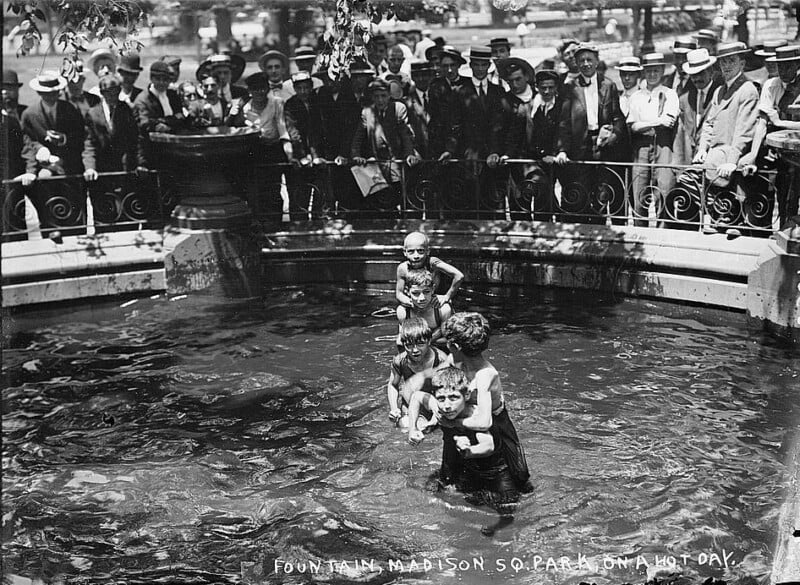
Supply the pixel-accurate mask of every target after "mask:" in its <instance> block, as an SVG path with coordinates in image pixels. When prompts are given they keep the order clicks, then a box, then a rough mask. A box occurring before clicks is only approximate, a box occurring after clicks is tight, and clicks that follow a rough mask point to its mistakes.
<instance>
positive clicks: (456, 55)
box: [439, 51, 467, 65]
mask: <svg viewBox="0 0 800 585" xmlns="http://www.w3.org/2000/svg"><path fill="white" fill-rule="evenodd" d="M444 57H450V58H451V59H454V60H455V61H456V62H457V63H458V64H459V65H466V64H467V60H466V59H464V57H462V56H461V54H460V53H456V52H454V51H442V52H441V54H440V55H439V58H440V59H442V58H444Z"/></svg>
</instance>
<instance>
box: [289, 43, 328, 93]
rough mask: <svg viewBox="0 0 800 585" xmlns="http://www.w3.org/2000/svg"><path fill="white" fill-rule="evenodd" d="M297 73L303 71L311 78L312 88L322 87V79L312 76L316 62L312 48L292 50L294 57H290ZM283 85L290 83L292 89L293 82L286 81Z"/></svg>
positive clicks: (303, 47)
mask: <svg viewBox="0 0 800 585" xmlns="http://www.w3.org/2000/svg"><path fill="white" fill-rule="evenodd" d="M292 61H294V65H295V67H297V71H305V72H306V73H308V75H309V77H311V84H312V86H313V88H314V89H315V90H316V89H319V88H320V87H322V79H320V78H319V77H315V76H314V64H315V63H316V62H317V53H316V51H314V49H313V48H311V47H307V46H302V47H297V48H296V49H295V50H294V57H292ZM284 83H291V84H292V87H294V81H293V80H292V79H287V80H286V81H285V82H284Z"/></svg>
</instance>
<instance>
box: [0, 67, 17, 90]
mask: <svg viewBox="0 0 800 585" xmlns="http://www.w3.org/2000/svg"><path fill="white" fill-rule="evenodd" d="M3 85H16V86H17V87H22V84H21V83H20V82H19V77H18V76H17V72H16V71H14V70H13V69H6V68H3Z"/></svg>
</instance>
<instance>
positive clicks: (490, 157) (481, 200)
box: [454, 47, 505, 217]
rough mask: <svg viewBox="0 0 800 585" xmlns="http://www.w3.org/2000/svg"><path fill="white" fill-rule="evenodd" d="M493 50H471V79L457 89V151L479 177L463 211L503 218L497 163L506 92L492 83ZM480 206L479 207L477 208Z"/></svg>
mask: <svg viewBox="0 0 800 585" xmlns="http://www.w3.org/2000/svg"><path fill="white" fill-rule="evenodd" d="M491 57H492V51H491V49H490V48H489V47H472V48H471V49H470V55H469V66H470V69H472V78H471V79H470V80H467V81H465V82H464V83H462V84H461V85H460V86H459V87H458V89H457V90H456V96H457V100H456V106H457V110H456V120H457V124H458V130H459V131H458V133H457V134H456V139H457V141H458V142H457V150H456V152H455V153H454V154H455V155H456V156H458V157H459V158H465V159H467V160H468V161H472V162H473V163H474V164H473V172H474V174H475V175H476V176H477V177H476V178H477V185H475V187H476V189H477V193H476V197H474V198H470V197H465V198H463V199H462V201H461V205H460V206H459V208H460V209H462V210H468V209H469V210H474V209H481V210H489V211H490V213H489V215H490V216H493V217H500V216H502V215H503V208H504V203H505V201H504V200H505V193H504V192H503V190H502V189H499V188H498V185H497V180H498V172H497V168H496V167H497V164H498V163H499V162H500V152H501V143H502V133H503V122H504V117H503V115H504V110H503V98H504V94H505V92H504V91H503V89H502V88H501V87H500V86H498V85H495V84H493V83H489V77H488V73H489V66H490V65H491ZM476 204H477V205H476Z"/></svg>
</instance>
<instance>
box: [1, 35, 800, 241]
mask: <svg viewBox="0 0 800 585" xmlns="http://www.w3.org/2000/svg"><path fill="white" fill-rule="evenodd" d="M407 39H411V40H410V41H409V40H407ZM650 51H651V52H647V53H645V54H642V55H641V56H640V57H629V58H624V59H622V60H621V61H620V62H619V64H618V65H617V66H616V69H617V70H618V71H619V76H620V81H621V85H622V87H621V88H618V87H617V86H616V85H615V84H614V83H613V82H612V81H611V80H610V79H608V78H607V77H606V76H604V75H603V74H602V73H600V72H598V67H599V66H600V65H601V62H600V58H599V57H600V56H599V51H598V49H597V48H596V47H595V46H593V45H591V44H586V43H579V42H578V41H575V40H572V39H568V40H566V41H564V42H563V44H562V45H561V47H560V49H559V54H560V57H561V60H562V62H563V66H564V67H563V69H562V70H556V67H555V62H554V61H551V60H548V61H545V62H543V63H541V64H539V65H537V66H536V67H534V66H532V65H531V64H530V63H528V62H527V61H525V60H524V59H521V58H518V57H514V56H512V55H511V43H510V42H509V41H508V39H505V38H496V39H492V40H491V42H490V43H489V44H488V45H487V46H473V47H471V48H470V50H469V53H468V57H467V58H465V57H464V56H463V55H462V53H461V52H460V51H458V50H456V49H455V48H454V47H452V46H448V45H446V44H444V42H443V41H442V39H437V41H436V42H434V41H431V40H430V39H419V38H418V37H417V38H414V37H413V36H412V35H406V36H404V37H402V38H400V39H398V40H397V42H396V43H395V44H393V45H391V46H389V42H388V39H387V38H386V37H384V36H382V35H376V36H375V37H373V38H372V39H371V40H370V42H369V43H368V45H367V46H366V51H365V55H364V58H363V59H360V60H356V61H355V62H354V63H353V64H352V65H351V66H350V68H349V72H348V74H347V75H344V76H335V75H333V74H331V73H329V71H328V69H324V68H320V67H318V63H319V61H320V60H319V59H318V58H317V54H316V52H315V51H314V50H313V49H311V48H309V47H299V48H297V49H296V50H295V54H294V56H293V58H292V60H290V59H289V58H287V56H286V55H284V54H283V53H281V52H279V51H275V50H270V51H267V52H266V53H265V54H264V55H263V56H262V57H261V58H260V59H259V62H258V65H259V71H257V72H256V73H253V74H251V75H248V76H247V77H246V78H245V79H244V84H243V85H239V84H237V82H238V81H239V80H240V78H241V77H242V74H243V72H244V69H245V63H244V60H243V59H242V58H241V57H239V56H236V55H227V54H220V55H213V56H211V57H209V58H208V59H206V60H205V61H204V62H203V63H202V64H201V65H200V67H199V68H198V69H197V71H196V72H195V78H196V79H197V82H198V83H194V82H191V83H187V82H184V83H183V84H179V81H180V60H179V59H175V58H170V57H165V58H162V59H160V60H157V61H154V62H153V63H152V64H151V65H150V71H149V73H150V84H149V86H148V87H147V88H146V89H144V88H139V87H137V86H136V85H135V83H136V80H137V77H138V75H139V73H140V72H141V71H142V68H141V66H140V61H139V57H138V55H126V56H123V57H122V59H121V60H119V61H118V60H117V57H116V55H114V54H112V53H111V52H110V51H105V50H99V51H98V52H96V53H95V54H93V55H92V58H91V59H90V60H89V65H90V67H92V69H93V70H95V72H96V73H98V77H99V78H100V83H99V86H98V87H97V88H93V89H91V90H89V91H83V87H82V85H83V81H82V80H83V79H84V78H83V72H82V67H81V65H82V64H78V66H77V67H74V66H73V67H71V68H67V70H66V71H65V70H64V68H62V71H61V72H60V74H48V73H44V74H42V75H40V76H38V77H36V78H35V79H34V80H32V81H31V87H32V88H33V89H34V90H35V91H36V92H37V93H38V94H39V96H40V100H39V101H38V103H36V104H34V105H32V106H30V107H29V108H27V109H24V110H23V109H22V108H21V107H19V106H18V104H16V103H15V100H14V99H12V97H11V96H12V95H15V94H16V91H17V88H18V86H19V83H18V82H17V81H16V75H15V74H14V73H13V71H10V70H7V69H6V70H4V79H3V88H4V89H3V106H4V108H3V125H4V127H6V128H8V133H9V136H10V137H19V140H16V138H15V139H14V140H9V142H8V145H9V146H8V149H9V151H8V153H7V155H6V156H4V163H6V164H7V169H6V173H5V175H4V176H6V177H15V176H20V177H22V182H23V183H24V184H30V183H31V182H33V181H35V180H36V179H37V178H38V177H41V176H47V174H48V173H59V172H60V173H65V174H78V173H83V175H84V176H85V177H86V179H87V180H93V179H96V178H97V173H99V172H104V171H117V170H133V169H136V168H152V167H153V166H154V165H155V161H154V160H153V156H154V155H153V153H152V150H151V148H150V140H149V133H150V132H153V131H157V132H176V131H181V130H183V129H186V128H187V127H193V126H194V127H197V126H201V127H202V126H208V125H216V124H226V125H232V126H250V127H254V128H257V129H259V131H260V136H261V139H260V146H259V150H258V151H257V152H253V153H251V159H250V160H251V162H252V164H251V165H250V167H251V168H250V169H248V171H249V172H250V176H251V180H250V182H249V185H250V187H249V195H248V198H249V203H250V205H251V207H252V209H253V211H254V213H255V214H256V216H257V217H258V218H259V219H262V220H264V221H272V222H275V221H280V218H281V214H282V209H283V200H282V197H281V185H282V184H285V185H286V187H287V191H288V197H289V212H290V218H291V219H293V220H297V219H304V218H307V217H308V216H309V213H311V214H313V216H321V215H323V214H324V213H326V211H327V210H328V209H330V208H332V207H337V208H338V210H340V211H346V210H350V211H355V210H359V211H362V212H372V211H379V212H381V213H387V212H388V213H392V212H394V211H396V210H397V209H398V206H399V205H400V203H401V193H402V190H403V189H405V193H406V195H407V196H408V197H409V198H413V197H414V196H415V194H418V193H419V192H421V191H422V190H423V188H424V187H425V186H428V187H429V186H431V185H433V186H434V188H433V189H432V190H430V189H429V190H428V193H430V192H433V193H437V194H438V195H437V197H428V198H427V199H426V200H425V202H424V204H425V205H426V206H427V207H428V209H429V210H433V211H436V212H437V213H440V214H441V215H444V216H446V215H447V214H450V216H451V217H459V216H463V215H474V212H475V211H476V210H478V209H479V210H482V211H483V212H484V214H485V215H486V216H488V217H503V216H505V214H506V212H509V213H510V214H511V216H512V217H514V218H523V219H529V218H531V217H533V218H535V219H548V218H552V217H558V218H564V219H571V220H573V221H583V222H589V223H600V222H604V221H605V220H606V217H607V216H608V215H612V216H614V218H615V219H614V221H615V222H624V221H628V220H632V221H634V222H635V223H636V224H637V225H649V224H650V223H652V222H653V221H654V218H653V215H652V214H653V209H655V214H656V218H655V221H660V222H661V223H662V225H668V226H670V227H677V224H676V223H675V222H674V221H670V220H676V219H689V220H697V221H700V220H702V218H701V214H700V210H701V209H704V208H706V207H709V206H713V202H714V197H715V196H717V194H718V193H719V192H720V190H727V191H729V192H733V193H735V194H736V197H737V198H739V199H740V200H741V201H743V202H745V205H744V206H743V207H744V208H745V209H747V208H748V206H747V202H748V200H749V198H750V197H752V196H755V194H757V193H761V194H762V196H763V192H764V190H765V189H768V190H771V189H773V185H774V191H775V193H776V195H777V201H778V210H779V216H780V221H781V223H783V222H785V221H786V220H787V219H788V218H790V217H791V216H793V215H795V214H797V211H798V209H797V205H798V190H800V181H798V179H797V177H796V173H795V172H794V171H793V170H792V167H791V166H790V165H789V164H788V163H786V162H785V161H783V160H782V159H780V158H779V157H778V158H777V160H776V159H775V157H774V156H773V153H771V152H770V151H769V149H768V148H766V146H765V144H764V138H765V136H766V134H767V133H768V132H770V131H771V130H774V129H784V128H789V129H792V128H798V127H800V123H798V122H793V121H792V120H791V118H792V116H791V112H790V108H791V106H792V104H794V103H795V102H797V100H798V96H800V76H799V75H798V72H799V71H800V46H789V45H788V44H787V43H786V42H782V43H771V44H766V46H764V47H760V48H759V49H758V50H756V51H755V52H752V51H751V49H750V48H748V47H747V46H745V45H744V44H743V43H725V44H718V43H717V41H716V37H715V35H714V33H713V31H699V32H698V34H697V35H696V36H695V37H688V38H679V39H677V40H676V41H675V43H674V46H673V48H672V57H673V58H672V62H673V64H674V71H672V72H671V73H670V74H669V75H667V74H666V72H667V69H668V68H669V67H670V66H669V64H668V60H667V58H666V56H665V55H663V54H661V53H657V52H655V51H652V49H650ZM753 59H763V65H764V66H765V67H766V72H767V73H766V79H764V80H757V82H754V81H751V80H750V79H749V78H748V77H747V75H745V74H744V70H745V66H746V65H748V64H751V63H752V60H753ZM292 61H293V62H294V65H295V67H294V68H293V69H294V70H295V71H296V72H295V73H294V74H293V75H291V76H290V75H289V72H290V69H291V62H292ZM467 70H468V71H469V74H465V73H467ZM759 85H760V87H759ZM195 102H196V103H195ZM514 159H524V162H521V163H514V164H506V163H507V162H508V161H512V162H513V160H514ZM454 161H461V162H458V163H456V162H454ZM287 162H291V163H293V165H286V164H285V163H287ZM276 163H284V164H276ZM623 163H624V164H623ZM637 163H638V164H637ZM775 168H777V171H778V172H777V173H772V174H769V177H772V176H775V177H777V178H775V180H774V181H773V182H772V183H768V184H767V185H766V187H765V186H764V180H765V179H764V176H766V175H765V174H764V173H763V172H762V171H765V170H770V169H775ZM759 181H761V182H759ZM628 184H629V185H630V186H629V187H627V188H626V187H625V185H628ZM556 185H558V188H556ZM459 186H460V187H459ZM771 192H772V191H770V193H771ZM676 193H678V194H683V195H685V196H682V197H677V196H675V194H676ZM677 200H680V201H682V202H683V203H682V205H683V208H682V209H681V210H680V214H678V213H675V211H676V209H677V208H675V209H673V208H671V207H670V205H671V204H672V203H673V202H674V201H677ZM687 202H688V203H687ZM762 207H763V206H762ZM767 216H769V217H767ZM747 220H748V221H749V222H750V223H751V224H753V225H757V226H759V227H765V228H769V227H770V225H771V220H772V217H771V213H764V212H763V209H762V210H761V212H760V213H759V214H758V216H757V217H756V215H753V216H752V217H748V218H747Z"/></svg>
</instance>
